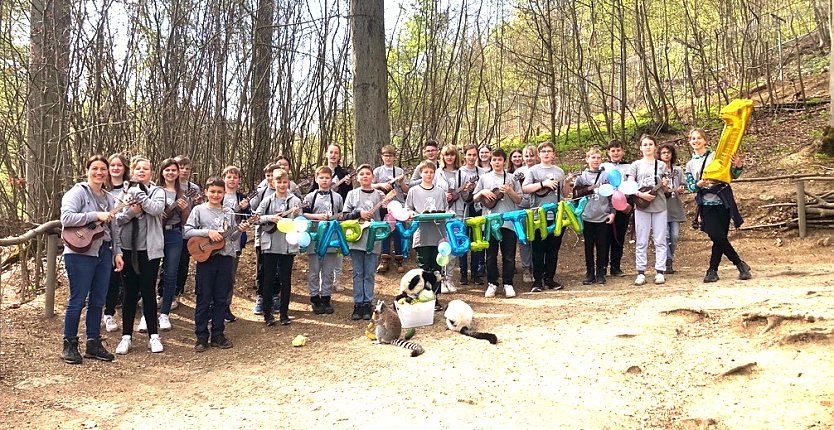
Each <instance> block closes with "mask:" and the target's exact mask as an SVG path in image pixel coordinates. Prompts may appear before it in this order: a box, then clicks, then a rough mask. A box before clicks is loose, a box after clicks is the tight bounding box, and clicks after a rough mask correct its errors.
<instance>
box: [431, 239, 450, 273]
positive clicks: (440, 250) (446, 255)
mask: <svg viewBox="0 0 834 430" xmlns="http://www.w3.org/2000/svg"><path fill="white" fill-rule="evenodd" d="M451 255H452V245H451V244H450V243H449V241H448V240H446V239H442V240H441V241H440V242H439V243H438V244H437V258H436V259H435V261H437V264H438V265H439V266H440V267H446V265H447V264H449V261H450V260H451V259H452V257H451Z"/></svg>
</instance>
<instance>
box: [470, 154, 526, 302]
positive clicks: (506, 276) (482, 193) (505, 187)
mask: <svg viewBox="0 0 834 430" xmlns="http://www.w3.org/2000/svg"><path fill="white" fill-rule="evenodd" d="M506 159H507V154H506V153H505V152H504V150H503V149H501V148H498V149H496V150H494V151H492V159H491V161H490V166H491V167H492V171H491V172H489V173H486V174H484V175H481V178H480V179H478V185H476V186H475V197H474V200H475V201H476V202H483V201H490V202H494V201H496V200H497V203H496V204H495V206H494V207H493V208H492V209H490V208H487V207H484V215H489V214H493V213H498V214H500V213H506V212H513V211H515V210H518V204H519V203H521V185H519V183H518V181H516V180H514V178H513V176H512V175H509V176H507V172H505V171H504V163H505V161H506ZM496 189H497V191H498V192H501V193H504V195H503V197H501V198H500V200H499V197H498V196H497V195H496V194H495V192H494V191H493V190H496ZM517 240H518V238H517V237H516V233H515V230H514V229H513V224H512V222H510V221H504V224H503V225H502V226H501V240H500V241H499V240H497V239H495V238H493V239H491V240H490V241H489V248H487V250H486V270H487V289H486V293H484V297H487V298H489V297H495V292H496V291H497V290H498V248H499V246H500V247H501V268H502V270H501V279H502V280H503V281H504V295H505V296H506V297H507V298H510V297H515V289H514V288H513V276H515V247H516V242H517Z"/></svg>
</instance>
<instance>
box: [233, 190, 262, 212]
mask: <svg viewBox="0 0 834 430" xmlns="http://www.w3.org/2000/svg"><path fill="white" fill-rule="evenodd" d="M257 195H258V190H255V191H250V192H249V194H247V195H246V197H244V198H243V200H241V201H240V202H238V204H236V205H235V207H233V208H232V212H235V213H238V212H240V210H241V209H242V208H241V207H240V205H241V203H243V202H244V201H246V202H247V203H248V202H250V201H252V199H254V198H255V196H257Z"/></svg>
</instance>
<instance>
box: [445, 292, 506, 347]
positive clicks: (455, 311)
mask: <svg viewBox="0 0 834 430" xmlns="http://www.w3.org/2000/svg"><path fill="white" fill-rule="evenodd" d="M473 314H474V312H473V311H472V308H471V307H470V306H469V305H467V304H466V302H464V301H463V300H452V301H451V302H449V304H448V305H447V306H446V312H444V313H443V317H444V318H446V327H448V328H449V330H453V331H456V332H458V333H460V334H462V335H466V336H469V337H474V338H475V339H484V340H487V341H489V343H491V344H493V345H495V344H496V343H498V337H497V336H495V335H494V334H492V333H483V332H479V331H475V330H472V328H471V327H472V316H473Z"/></svg>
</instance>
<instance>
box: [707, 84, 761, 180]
mask: <svg viewBox="0 0 834 430" xmlns="http://www.w3.org/2000/svg"><path fill="white" fill-rule="evenodd" d="M751 113H753V100H748V99H735V100H733V101H732V102H730V104H728V105H727V106H724V109H721V114H720V115H721V119H722V120H723V121H724V131H722V132H721V140H719V141H718V148H716V149H715V159H713V160H712V162H711V163H709V164H708V165H707V167H706V168H704V175H703V179H707V180H710V181H720V182H724V183H727V184H729V183H730V182H732V181H733V177H732V175H731V174H730V167H732V161H733V155H735V153H736V152H738V148H739V146H741V138H742V137H744V131H745V130H746V129H747V120H748V119H750V114H751Z"/></svg>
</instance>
